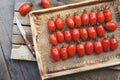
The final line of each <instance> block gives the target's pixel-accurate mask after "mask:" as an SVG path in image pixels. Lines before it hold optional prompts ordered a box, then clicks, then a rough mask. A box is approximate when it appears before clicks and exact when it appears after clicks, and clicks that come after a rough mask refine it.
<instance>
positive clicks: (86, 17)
mask: <svg viewBox="0 0 120 80" xmlns="http://www.w3.org/2000/svg"><path fill="white" fill-rule="evenodd" d="M81 20H82V23H83V25H88V24H89V15H88V14H87V13H83V14H82V16H81Z"/></svg>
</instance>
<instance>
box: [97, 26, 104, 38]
mask: <svg viewBox="0 0 120 80" xmlns="http://www.w3.org/2000/svg"><path fill="white" fill-rule="evenodd" d="M96 31H97V35H98V36H99V37H104V35H105V29H104V27H103V26H102V25H99V26H97V27H96Z"/></svg>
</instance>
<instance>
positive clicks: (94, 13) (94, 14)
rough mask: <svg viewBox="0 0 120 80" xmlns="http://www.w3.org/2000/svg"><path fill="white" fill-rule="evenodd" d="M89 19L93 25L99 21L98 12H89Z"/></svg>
mask: <svg viewBox="0 0 120 80" xmlns="http://www.w3.org/2000/svg"><path fill="white" fill-rule="evenodd" d="M89 19H90V23H91V24H92V25H95V24H96V22H97V17H96V12H91V13H90V14H89Z"/></svg>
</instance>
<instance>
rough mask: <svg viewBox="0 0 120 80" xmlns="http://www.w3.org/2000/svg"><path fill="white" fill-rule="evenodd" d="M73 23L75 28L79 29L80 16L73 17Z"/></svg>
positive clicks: (80, 23)
mask: <svg viewBox="0 0 120 80" xmlns="http://www.w3.org/2000/svg"><path fill="white" fill-rule="evenodd" d="M74 23H75V25H76V26H77V27H80V26H81V25H82V21H81V17H80V15H75V16H74Z"/></svg>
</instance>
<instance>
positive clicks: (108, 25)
mask: <svg viewBox="0 0 120 80" xmlns="http://www.w3.org/2000/svg"><path fill="white" fill-rule="evenodd" d="M117 27H118V25H117V24H116V23H114V22H107V23H106V26H105V28H106V29H107V30H108V31H114V30H116V29H117Z"/></svg>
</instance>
